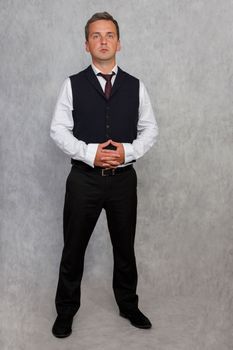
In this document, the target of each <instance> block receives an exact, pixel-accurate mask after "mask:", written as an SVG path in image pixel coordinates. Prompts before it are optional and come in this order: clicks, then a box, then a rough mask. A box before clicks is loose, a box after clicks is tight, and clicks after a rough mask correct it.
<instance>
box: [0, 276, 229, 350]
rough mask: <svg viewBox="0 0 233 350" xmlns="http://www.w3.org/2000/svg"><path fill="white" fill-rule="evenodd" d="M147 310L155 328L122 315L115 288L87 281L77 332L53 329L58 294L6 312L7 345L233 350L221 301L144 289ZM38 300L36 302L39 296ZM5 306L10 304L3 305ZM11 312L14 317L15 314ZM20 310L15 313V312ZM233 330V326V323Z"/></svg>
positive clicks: (69, 349) (16, 348) (36, 349)
mask: <svg viewBox="0 0 233 350" xmlns="http://www.w3.org/2000/svg"><path fill="white" fill-rule="evenodd" d="M140 295H141V297H140V306H141V310H142V311H143V312H144V313H145V314H146V315H147V316H148V317H149V318H150V320H151V322H152V324H153V327H152V329H150V330H141V329H137V328H135V327H133V326H132V325H131V324H130V323H129V321H128V320H126V319H124V318H122V317H120V316H119V314H118V309H117V307H116V305H115V302H114V299H113V295H112V291H111V290H108V289H107V288H105V287H104V285H103V284H101V282H100V283H97V284H95V285H94V286H93V285H92V287H91V288H90V283H89V282H88V283H83V286H82V306H81V308H80V310H79V312H78V314H77V315H76V316H75V318H74V322H73V333H72V335H71V336H70V337H68V338H65V339H57V338H55V337H54V336H53V335H52V334H51V327H52V324H53V322H54V319H55V316H56V313H55V308H54V307H53V306H52V307H51V305H52V304H51V303H53V297H52V296H51V298H50V300H47V304H45V303H41V302H40V304H41V305H42V306H41V307H40V308H36V307H34V306H33V303H32V304H31V303H29V304H28V305H26V306H25V307H22V305H21V307H18V308H17V309H14V308H13V306H12V308H11V309H10V305H8V307H7V308H5V310H8V314H5V315H4V314H3V313H2V320H1V339H0V348H1V350H60V349H63V350H64V349H65V350H78V349H81V350H92V349H93V350H105V349H106V350H119V349H120V350H125V349H127V350H131V349H132V350H147V349H148V350H149V349H151V350H152V349H153V350H154V349H158V350H232V344H233V343H232V340H233V338H232V332H231V329H230V323H229V319H228V314H227V310H224V307H223V305H218V303H217V302H216V300H213V299H212V300H211V299H209V298H208V299H206V300H205V298H201V297H200V296H199V297H197V296H196V297H195V296H192V297H191V296H189V297H187V296H186V297H182V296H179V297H169V298H168V297H165V296H164V297H155V296H154V294H153V292H152V291H149V290H148V288H141V291H140ZM34 305H35V301H34ZM2 310H4V308H2ZM9 311H11V319H10V318H9V317H10V316H9V313H10V312H9ZM13 315H14V317H12V316H13ZM232 329H233V328H232Z"/></svg>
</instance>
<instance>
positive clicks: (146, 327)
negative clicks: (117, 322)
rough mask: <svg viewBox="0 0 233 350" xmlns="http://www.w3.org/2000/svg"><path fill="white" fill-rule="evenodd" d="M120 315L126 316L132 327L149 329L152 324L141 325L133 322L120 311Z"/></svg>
mask: <svg viewBox="0 0 233 350" xmlns="http://www.w3.org/2000/svg"><path fill="white" fill-rule="evenodd" d="M120 316H121V317H123V318H126V319H127V320H129V321H130V323H131V324H132V325H133V326H134V327H137V328H140V329H150V328H152V325H150V324H148V325H144V326H141V325H139V324H137V323H133V322H132V321H131V320H130V319H129V318H128V317H127V316H126V315H125V314H124V313H122V312H120Z"/></svg>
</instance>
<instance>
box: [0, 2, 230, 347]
mask: <svg viewBox="0 0 233 350" xmlns="http://www.w3.org/2000/svg"><path fill="white" fill-rule="evenodd" d="M104 10H107V11H109V12H110V13H112V14H113V16H115V17H116V18H117V19H118V21H119V24H120V29H121V41H122V51H121V52H120V53H119V55H118V64H119V65H120V66H121V68H122V69H124V70H126V71H128V72H129V73H131V74H132V75H136V76H137V77H138V78H140V79H142V80H143V82H144V83H145V85H146V86H147V88H148V91H149V94H150V96H151V100H152V104H153V107H154V111H155V114H156V118H157V122H158V125H159V131H160V133H159V137H158V142H157V143H156V145H155V146H154V147H153V149H151V150H150V151H149V152H148V154H147V155H146V156H145V157H144V158H143V159H140V160H139V161H138V162H137V164H136V169H137V173H138V196H139V208H138V226H137V237H136V248H135V249H136V254H137V262H138V270H139V285H138V292H139V294H140V296H141V298H140V305H141V307H142V309H143V310H144V311H145V312H146V313H147V314H148V315H149V316H150V317H151V319H152V322H153V325H154V327H153V329H152V330H151V331H149V332H147V333H145V332H144V331H142V332H141V333H140V331H139V332H138V331H137V330H136V329H135V330H133V329H132V327H131V326H130V325H129V324H128V323H127V322H126V321H125V320H123V319H120V318H119V316H118V313H117V308H116V305H115V301H114V298H113V293H112V289H111V278H112V251H111V244H110V239H109V236H108V231H107V228H106V219H105V214H104V213H102V215H101V218H100V221H99V222H98V224H97V227H96V229H95V231H94V233H93V236H92V238H91V241H90V245H89V247H88V250H87V254H86V260H85V273H84V280H83V294H82V300H83V304H82V308H81V309H80V314H79V316H78V317H77V319H76V323H75V324H74V333H73V334H72V337H70V338H69V339H67V340H66V341H65V342H63V343H61V342H59V340H57V339H55V338H53V337H52V335H51V333H50V328H51V326H52V323H53V321H54V318H55V315H56V313H55V307H54V294H55V291H56V285H57V277H58V267H59V266H58V264H59V261H60V256H61V252H62V244H63V238H62V210H63V200H64V193H65V181H66V177H67V175H68V173H69V170H70V159H69V158H68V157H67V156H66V155H65V154H63V153H62V152H61V151H60V150H59V149H58V148H57V147H56V146H55V144H54V143H53V141H52V140H51V139H50V137H49V127H50V122H51V118H52V113H53V109H54V106H55V102H56V98H57V95H58V93H59V89H60V86H61V84H62V82H63V80H64V79H65V78H66V77H67V76H69V75H71V74H74V73H76V72H78V71H79V70H81V69H83V68H85V67H86V66H87V65H88V64H89V63H90V57H89V55H88V54H87V53H86V52H85V50H84V33H83V32H84V31H83V28H84V25H85V23H86V20H87V19H88V18H89V17H90V16H91V15H92V14H93V13H94V12H97V11H104ZM232 23H233V2H232V1H230V0H222V1H217V0H192V1H191V0H163V1H160V0H153V1H152V0H148V1H142V0H138V1H132V0H130V1H123V0H118V1H114V0H109V1H108V2H106V1H103V0H101V1H96V2H94V1H81V0H66V1H65V0H60V1H42V0H37V1H35V0H28V1H26V0H24V1H17V0H12V1H10V0H1V1H0V28H1V31H0V36H1V51H0V55H1V64H0V72H1V87H0V88H1V93H0V108H1V187H0V188H1V202H0V203H1V204H0V206H1V236H0V239H1V242H0V243H1V246H0V281H1V285H0V289H1V290H0V292H1V297H0V303H1V304H0V321H1V324H0V331H1V335H0V348H1V349H3V350H8V349H9V350H11V349H12V350H18V349H24V350H27V349H30V350H34V349H41V348H44V349H46V350H47V349H48V350H52V349H56V350H57V349H66V350H67V349H68V350H70V349H78V348H79V349H82V350H83V349H107V350H109V349H118V348H119V347H121V348H122V349H123V350H124V349H159V350H182V349H185V350H197V349H200V350H220V349H221V350H230V349H232V346H233V345H232V344H233V338H232V333H233V316H232V315H233V309H232V300H233V288H232V287H233V285H232V281H233V238H232V228H233V222H232V204H233V203H232V195H233V191H232V189H233V187H232V171H233V162H232V126H233V122H232V120H233V119H232V118H233V114H232V107H233V102H232V101H233V98H232V91H233V68H232V62H233V25H232Z"/></svg>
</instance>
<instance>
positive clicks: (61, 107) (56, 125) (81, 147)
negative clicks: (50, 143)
mask: <svg viewBox="0 0 233 350" xmlns="http://www.w3.org/2000/svg"><path fill="white" fill-rule="evenodd" d="M72 110H73V97H72V89H71V82H70V78H67V79H66V80H65V81H64V83H63V85H62V87H61V90H60V93H59V96H58V99H57V103H56V106H55V110H54V113H53V118H52V122H51V126H50V136H51V138H52V139H53V140H54V142H55V143H56V145H57V146H58V147H59V148H60V149H61V150H62V151H63V152H65V153H66V154H68V155H69V156H70V157H71V158H73V159H77V160H81V161H83V162H85V163H86V164H88V165H90V166H92V167H94V160H95V155H96V151H97V148H98V144H94V143H90V144H86V143H85V142H83V141H81V140H78V139H77V138H76V137H74V135H73V131H72V130H73V127H74V122H73V116H72Z"/></svg>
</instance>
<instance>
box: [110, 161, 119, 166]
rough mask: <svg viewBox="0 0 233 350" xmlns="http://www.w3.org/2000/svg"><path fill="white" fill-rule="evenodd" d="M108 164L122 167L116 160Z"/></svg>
mask: <svg viewBox="0 0 233 350" xmlns="http://www.w3.org/2000/svg"><path fill="white" fill-rule="evenodd" d="M107 164H109V165H112V166H118V165H120V163H119V162H117V161H116V160H109V161H108V162H107Z"/></svg>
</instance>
